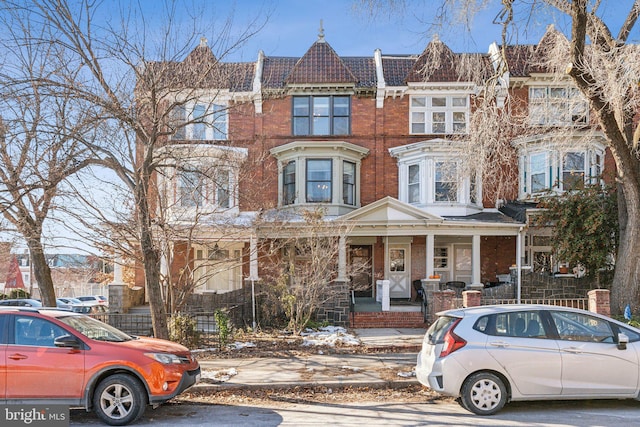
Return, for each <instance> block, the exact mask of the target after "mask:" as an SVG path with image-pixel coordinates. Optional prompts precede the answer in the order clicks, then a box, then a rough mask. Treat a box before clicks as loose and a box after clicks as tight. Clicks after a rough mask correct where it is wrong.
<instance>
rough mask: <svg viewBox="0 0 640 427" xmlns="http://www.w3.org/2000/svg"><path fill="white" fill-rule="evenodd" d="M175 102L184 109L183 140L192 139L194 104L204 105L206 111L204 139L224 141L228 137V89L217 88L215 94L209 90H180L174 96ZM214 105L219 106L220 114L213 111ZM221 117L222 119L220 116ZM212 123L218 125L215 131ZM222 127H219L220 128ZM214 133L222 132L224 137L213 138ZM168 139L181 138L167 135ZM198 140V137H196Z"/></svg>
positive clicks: (229, 100) (229, 96)
mask: <svg viewBox="0 0 640 427" xmlns="http://www.w3.org/2000/svg"><path fill="white" fill-rule="evenodd" d="M175 99H176V102H178V103H180V106H179V107H178V108H180V107H182V109H183V111H184V117H183V118H182V120H184V121H185V122H184V123H185V124H184V129H183V130H184V139H185V140H194V139H193V134H194V126H196V124H195V123H192V122H191V121H192V120H193V111H194V109H195V106H196V105H204V106H205V108H206V111H207V113H206V114H207V117H206V120H204V122H205V123H206V126H207V128H206V131H205V132H206V135H205V139H204V140H207V141H224V140H227V139H229V106H230V102H231V94H230V93H229V91H228V90H217V91H216V92H215V94H211V91H210V90H209V91H204V90H198V91H189V92H181V93H179V94H178V95H177V96H176V98H175ZM215 106H219V107H221V111H222V113H221V114H219V115H218V114H217V113H214V111H213V109H214V108H215ZM221 117H223V118H224V119H223V120H220V118H221ZM214 125H215V126H218V129H217V131H215V129H214ZM221 127H222V128H224V129H220V128H221ZM216 133H222V134H224V138H219V139H214V136H216V135H215V134H216ZM169 139H175V140H182V138H175V137H174V136H173V135H172V136H170V137H169ZM197 140H200V139H197Z"/></svg>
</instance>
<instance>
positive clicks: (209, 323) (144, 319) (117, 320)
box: [91, 312, 220, 348]
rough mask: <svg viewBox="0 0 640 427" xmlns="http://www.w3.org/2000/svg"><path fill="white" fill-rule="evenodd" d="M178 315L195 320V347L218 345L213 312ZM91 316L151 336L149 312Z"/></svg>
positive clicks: (216, 326) (133, 333) (138, 333)
mask: <svg viewBox="0 0 640 427" xmlns="http://www.w3.org/2000/svg"><path fill="white" fill-rule="evenodd" d="M180 315H181V316H186V317H189V318H191V319H193V320H195V333H196V334H197V340H196V341H197V343H198V344H197V347H199V348H206V347H212V346H214V347H215V346H218V345H219V339H220V337H219V333H218V332H219V327H218V322H217V321H216V318H215V316H214V314H213V313H211V312H208V313H181V314H180ZM171 316H172V315H170V316H169V317H171ZM91 317H93V318H95V319H98V320H100V321H102V322H104V323H107V324H109V325H111V326H114V327H116V328H118V329H120V330H121V331H123V332H125V333H127V334H129V335H136V336H153V327H152V322H151V314H149V313H99V314H92V315H91ZM169 320H170V319H169Z"/></svg>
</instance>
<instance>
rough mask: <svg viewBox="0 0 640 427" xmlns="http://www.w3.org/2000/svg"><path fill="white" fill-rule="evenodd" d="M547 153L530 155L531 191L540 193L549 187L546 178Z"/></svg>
mask: <svg viewBox="0 0 640 427" xmlns="http://www.w3.org/2000/svg"><path fill="white" fill-rule="evenodd" d="M547 172H548V166H547V153H535V154H532V155H531V157H530V162H529V174H530V176H531V183H530V188H531V193H532V194H535V193H540V192H542V191H545V190H548V189H549V184H548V178H547Z"/></svg>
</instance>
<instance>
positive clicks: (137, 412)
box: [93, 374, 147, 426]
mask: <svg viewBox="0 0 640 427" xmlns="http://www.w3.org/2000/svg"><path fill="white" fill-rule="evenodd" d="M146 395H147V392H146V390H145V389H144V387H143V386H142V385H141V384H140V382H139V381H138V380H136V379H135V378H133V377H131V376H130V375H126V374H116V375H112V376H110V377H107V378H105V379H104V380H102V382H100V384H98V387H96V390H95V392H94V393H93V410H94V411H95V413H96V415H97V416H98V418H100V419H101V420H102V421H103V422H105V423H106V424H109V425H112V426H123V425H126V424H129V423H132V422H134V421H136V420H137V419H139V418H140V417H141V416H142V415H143V414H144V410H145V409H146V406H147V399H146Z"/></svg>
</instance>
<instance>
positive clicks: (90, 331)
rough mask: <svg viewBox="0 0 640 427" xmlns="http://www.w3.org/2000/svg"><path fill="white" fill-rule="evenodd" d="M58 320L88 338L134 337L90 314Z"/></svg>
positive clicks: (121, 338)
mask: <svg viewBox="0 0 640 427" xmlns="http://www.w3.org/2000/svg"><path fill="white" fill-rule="evenodd" d="M58 320H60V321H61V322H63V323H65V324H67V325H69V326H71V327H72V328H73V329H75V330H76V331H78V332H80V333H81V334H82V335H84V336H85V337H87V338H90V339H92V340H98V341H111V342H124V341H130V340H132V339H133V337H131V336H130V335H127V334H125V333H124V332H122V331H121V330H119V329H116V328H114V327H112V326H109V325H107V324H106V323H102V322H100V321H99V320H96V319H94V318H92V317H89V316H64V317H58Z"/></svg>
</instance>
